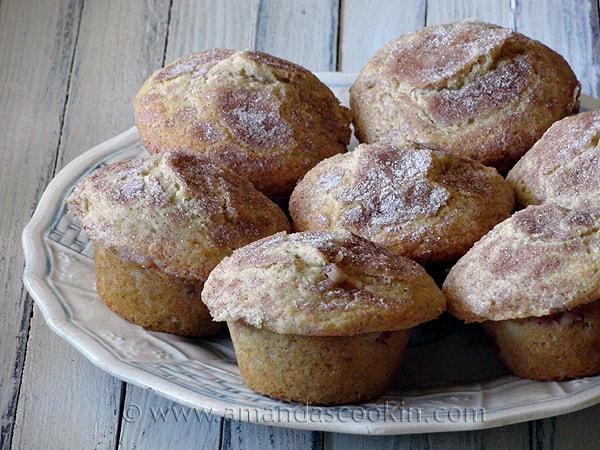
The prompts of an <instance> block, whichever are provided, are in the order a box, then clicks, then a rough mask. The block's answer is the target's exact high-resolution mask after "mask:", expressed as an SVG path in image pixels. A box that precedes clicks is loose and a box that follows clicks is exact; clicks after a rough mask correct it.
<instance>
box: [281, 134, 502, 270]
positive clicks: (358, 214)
mask: <svg viewBox="0 0 600 450" xmlns="http://www.w3.org/2000/svg"><path fill="white" fill-rule="evenodd" d="M513 206H514V193H513V191H512V189H511V187H510V185H509V184H508V183H507V182H506V180H505V179H504V178H503V177H502V176H501V175H500V174H499V173H498V171H497V170H496V169H494V168H493V167H487V166H484V165H483V164H481V163H479V162H477V161H474V160H472V159H470V158H463V157H459V156H457V155H454V154H451V153H448V152H444V151H442V150H440V149H434V148H426V147H423V146H417V145H410V144H404V145H402V146H394V145H392V144H390V143H385V142H380V143H375V144H360V145H359V146H358V147H356V148H355V149H354V150H353V151H352V152H348V153H343V154H340V155H336V156H333V157H331V158H327V159H326V160H324V161H321V162H320V163H319V164H317V165H316V166H315V167H314V168H312V169H311V170H310V171H309V172H308V173H307V174H306V175H305V176H304V178H303V179H302V180H301V181H300V182H299V183H298V185H297V186H296V188H295V189H294V192H293V193H292V196H291V198H290V202H289V210H290V215H291V217H292V221H293V227H294V229H295V230H296V231H301V230H319V229H345V230H348V231H351V232H353V233H356V234H358V235H359V236H362V237H364V238H366V239H369V240H372V241H373V242H376V243H378V244H380V245H382V246H383V247H386V248H392V249H394V250H396V251H398V252H399V253H401V254H402V255H404V256H406V257H408V258H411V259H414V260H415V261H417V262H419V263H421V264H424V263H433V262H441V261H452V260H455V259H457V258H459V257H460V256H462V255H463V254H464V253H465V252H466V251H467V250H468V249H469V248H470V247H471V246H472V245H473V243H474V242H475V241H477V240H478V239H479V238H481V237H482V236H483V235H484V234H485V233H487V232H488V231H489V230H490V229H492V227H493V226H494V225H496V224H497V223H499V222H501V221H502V220H504V219H506V218H507V217H508V216H510V214H511V213H512V210H513Z"/></svg>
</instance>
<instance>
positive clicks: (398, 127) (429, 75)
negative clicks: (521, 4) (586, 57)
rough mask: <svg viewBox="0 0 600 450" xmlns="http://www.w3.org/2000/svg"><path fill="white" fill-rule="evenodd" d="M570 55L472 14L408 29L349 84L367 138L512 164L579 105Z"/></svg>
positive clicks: (361, 137)
mask: <svg viewBox="0 0 600 450" xmlns="http://www.w3.org/2000/svg"><path fill="white" fill-rule="evenodd" d="M579 94H580V85H579V82H578V81H577V79H576V76H575V74H574V73H573V71H572V70H571V68H570V67H569V65H568V63H567V62H566V61H565V59H564V58H563V57H562V56H560V55H559V54H557V53H556V52H554V51H553V50H551V49H550V48H548V47H546V46H545V45H543V44H541V43H540V42H538V41H535V40H533V39H530V38H528V37H526V36H524V35H522V34H520V33H516V32H514V31H513V30H511V29H508V28H503V27H500V26H497V25H491V24H487V23H483V22H480V21H477V20H465V21H461V22H455V23H451V24H443V25H435V26H430V27H426V28H422V29H419V30H417V31H414V32H411V33H407V34H405V35H402V36H399V37H398V38H396V39H394V40H392V41H390V42H388V43H387V44H385V45H384V46H383V47H382V48H381V49H379V50H378V51H377V52H376V53H375V54H373V56H372V57H371V58H370V59H369V60H368V61H367V63H366V64H365V65H364V67H363V68H362V70H361V71H360V73H359V75H358V77H357V79H356V82H355V83H354V84H353V86H352V87H351V89H350V107H351V110H352V113H353V116H354V119H353V121H354V126H355V129H356V135H357V137H358V139H359V140H360V141H361V142H365V143H372V142H377V141H390V142H398V141H407V140H408V141H414V142H418V143H421V144H432V145H436V146H439V147H441V148H443V149H445V150H448V151H451V152H453V153H457V154H459V155H463V156H467V157H470V158H473V159H476V160H478V161H480V162H482V163H484V164H486V165H490V166H495V167H497V168H498V169H499V170H501V171H504V170H506V169H509V168H510V167H511V166H512V165H513V164H514V163H515V162H516V161H517V160H518V159H519V157H521V156H522V155H523V154H524V153H525V152H526V151H527V150H528V149H529V148H530V147H531V146H532V145H533V144H534V143H535V142H536V141H537V139H539V138H540V137H541V136H542V134H543V133H544V131H545V130H546V129H547V128H548V127H549V126H550V125H551V124H552V123H553V122H555V121H556V120H559V119H561V118H563V117H565V116H567V115H570V114H572V113H574V112H577V111H578V108H579Z"/></svg>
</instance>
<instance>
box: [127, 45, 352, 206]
mask: <svg viewBox="0 0 600 450" xmlns="http://www.w3.org/2000/svg"><path fill="white" fill-rule="evenodd" d="M134 113H135V123H136V126H137V128H138V130H139V133H140V137H141V139H142V141H143V142H144V145H145V146H146V148H147V149H148V151H149V152H150V153H157V152H161V151H163V150H164V149H168V148H181V149H188V150H192V151H197V152H200V153H202V154H205V155H207V156H210V157H211V158H213V159H214V160H215V161H217V162H218V163H220V164H221V165H224V166H226V167H228V168H229V169H231V170H233V171H234V172H236V173H238V174H239V175H241V176H243V177H245V178H247V179H249V180H250V181H251V182H252V183H253V184H254V186H255V187H256V188H257V189H258V190H259V191H261V192H263V193H264V194H265V195H267V196H269V197H271V198H284V197H287V196H289V194H290V193H291V191H292V189H293V187H294V185H295V184H296V181H297V180H298V179H299V178H300V177H301V176H302V175H303V174H304V173H305V172H306V171H307V170H308V169H309V168H311V167H312V166H314V165H315V164H316V163H317V162H318V161H320V160H321V159H323V158H325V157H328V156H331V155H334V154H336V153H341V152H344V151H346V146H347V145H348V143H349V141H350V135H351V130H350V120H351V118H350V113H349V110H348V109H347V108H345V107H344V106H341V105H340V102H339V100H338V99H337V98H336V97H335V96H334V94H333V93H332V92H331V90H330V89H329V88H328V87H327V86H326V85H325V84H323V83H322V82H321V81H320V80H319V79H318V78H317V77H316V76H314V75H313V74H312V73H311V72H310V71H308V70H306V69H304V68H302V67H301V66H299V65H296V64H294V63H291V62H289V61H285V60H283V59H280V58H276V57H274V56H271V55H268V54H266V53H262V52H258V51H250V50H248V51H234V50H229V49H209V50H203V51H200V52H197V53H192V54H189V55H186V56H183V57H181V58H179V59H177V60H175V61H173V62H172V63H170V64H168V65H167V66H166V67H164V68H161V69H159V70H157V71H156V72H155V73H154V74H152V75H151V76H150V77H149V78H148V79H147V80H146V82H145V83H144V84H143V85H142V87H141V88H140V90H139V92H138V93H137V95H136V97H135V99H134Z"/></svg>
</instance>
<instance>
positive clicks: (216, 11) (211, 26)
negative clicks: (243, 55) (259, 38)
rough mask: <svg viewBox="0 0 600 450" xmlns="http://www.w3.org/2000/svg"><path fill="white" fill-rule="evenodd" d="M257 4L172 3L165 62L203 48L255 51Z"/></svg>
mask: <svg viewBox="0 0 600 450" xmlns="http://www.w3.org/2000/svg"><path fill="white" fill-rule="evenodd" d="M260 3H261V2H260V1H259V0H248V1H244V2H239V1H237V0H220V1H218V2H193V1H188V0H175V1H174V2H173V7H172V11H171V21H170V23H169V42H168V47H167V53H166V55H167V58H166V62H170V61H172V60H174V59H175V58H177V57H179V56H182V55H185V54H187V53H192V52H195V51H198V50H201V49H205V48H212V47H223V48H233V49H240V50H241V49H247V48H255V47H256V34H257V21H258V15H259V6H260Z"/></svg>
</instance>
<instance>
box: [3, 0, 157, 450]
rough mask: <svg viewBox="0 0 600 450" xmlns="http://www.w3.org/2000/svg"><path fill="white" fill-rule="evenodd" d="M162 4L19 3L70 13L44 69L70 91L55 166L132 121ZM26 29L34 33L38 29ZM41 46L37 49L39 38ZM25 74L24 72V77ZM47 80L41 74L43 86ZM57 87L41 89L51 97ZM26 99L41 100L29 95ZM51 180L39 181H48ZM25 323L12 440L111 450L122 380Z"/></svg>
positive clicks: (152, 60) (33, 10)
mask: <svg viewBox="0 0 600 450" xmlns="http://www.w3.org/2000/svg"><path fill="white" fill-rule="evenodd" d="M28 3H33V2H28ZM81 5H83V8H81ZM168 6H169V2H168V1H161V0H157V1H145V0H137V1H130V2H117V1H113V2H86V3H85V4H83V2H78V1H71V2H68V3H67V4H66V6H65V7H64V8H63V10H59V9H57V8H56V2H55V1H45V2H37V3H36V4H35V5H33V4H29V5H28V6H24V8H28V9H29V10H28V12H27V15H28V17H29V18H32V19H36V18H41V17H44V16H45V14H44V13H40V12H39V9H40V8H41V7H44V8H46V9H47V14H48V15H53V14H56V15H59V16H60V17H61V18H62V20H64V18H65V17H67V18H68V17H70V18H71V20H72V21H73V23H76V24H77V25H78V26H79V29H78V30H77V29H73V30H72V38H73V39H75V41H74V42H75V43H76V51H75V57H74V59H73V60H72V64H71V61H69V64H67V65H66V67H61V66H56V65H55V64H52V62H50V63H49V64H48V68H49V70H59V69H61V70H63V71H64V72H65V73H66V74H67V75H66V76H67V78H68V81H69V91H68V93H67V92H66V91H65V90H64V89H63V90H62V92H63V93H64V94H67V95H64V98H63V99H62V102H63V103H62V105H61V110H60V112H59V114H54V115H53V118H54V120H57V118H58V119H60V118H61V117H63V115H64V122H63V123H62V124H61V123H60V120H59V121H58V123H55V124H53V129H52V132H53V133H54V134H55V135H56V136H60V145H59V147H57V148H58V151H59V153H58V154H59V157H58V167H61V166H62V165H63V163H64V162H68V161H70V160H71V159H73V158H74V157H75V156H77V155H79V154H81V153H82V152H84V151H86V150H87V149H89V148H90V147H92V146H93V145H96V144H98V143H99V142H102V141H104V140H106V139H107V138H110V137H112V136H114V135H116V134H117V133H119V132H121V131H123V130H125V129H126V128H129V127H130V126H131V125H132V124H133V119H132V107H131V99H132V98H133V95H134V93H135V92H136V91H137V89H138V88H139V85H140V83H141V82H142V81H143V79H144V78H145V77H146V76H147V74H148V73H149V71H150V70H151V69H153V68H154V67H155V66H156V65H158V64H159V63H160V62H161V61H162V59H163V55H164V42H165V37H166V24H167V18H168V12H169V11H168ZM3 13H4V10H3ZM38 20H39V19H38ZM25 29H27V30H29V32H33V31H34V30H35V27H32V26H31V25H29V26H28V27H25ZM35 36H37V37H38V38H39V39H47V37H48V36H51V37H52V39H50V40H49V44H48V45H59V43H60V42H61V40H62V39H64V36H59V35H57V34H56V32H54V30H49V32H48V33H44V32H42V33H39V34H36V35H35ZM38 45H42V49H44V43H43V42H38ZM30 72H34V71H31V70H30ZM63 76H64V75H63ZM30 77H31V75H30V74H28V75H25V76H24V79H31V78H30ZM31 83H32V82H31V81H30V82H29V83H28V84H27V86H30V85H31ZM44 83H45V81H43V80H42V81H41V82H40V86H44ZM60 92H61V90H60V89H58V88H51V87H48V94H53V93H60ZM67 99H68V101H67V103H66V107H65V101H66V100H67ZM27 104H28V105H29V106H30V107H32V106H33V105H39V103H38V102H36V101H34V100H32V101H29V102H28V103H27ZM36 131H37V130H36ZM57 148H54V149H46V150H45V152H43V153H41V152H36V151H34V150H31V151H30V152H29V155H30V156H31V155H34V154H37V153H41V154H44V155H48V156H54V155H56V152H57ZM52 168H53V167H51V168H50V170H48V172H47V175H51V170H52ZM48 178H49V177H48V176H46V178H45V179H42V180H41V181H39V183H42V184H43V185H45V184H46V183H47V182H48ZM31 324H32V326H31V333H30V338H29V344H28V349H27V359H26V363H25V370H24V374H23V389H22V395H21V397H20V399H19V407H18V414H17V421H16V426H15V434H14V439H13V441H14V447H15V448H62V449H82V448H95V449H102V448H106V449H110V448H114V445H115V442H117V430H118V428H119V418H120V403H121V396H122V395H121V393H122V386H123V383H122V382H120V381H119V380H116V379H115V378H113V377H111V376H109V375H108V374H106V373H105V372H103V371H101V370H99V369H97V368H95V367H94V366H93V365H92V364H91V363H90V362H89V361H87V360H86V359H85V358H84V357H83V356H81V355H80V354H79V353H77V351H76V350H75V349H74V348H73V347H71V346H70V345H69V344H68V343H66V342H65V341H63V340H62V339H60V338H59V337H58V336H56V335H55V334H54V333H53V332H52V331H50V330H49V329H48V327H46V326H45V324H44V321H43V318H42V317H41V315H40V313H39V310H37V309H35V310H34V315H33V319H32V322H31ZM65 430H66V432H65Z"/></svg>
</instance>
